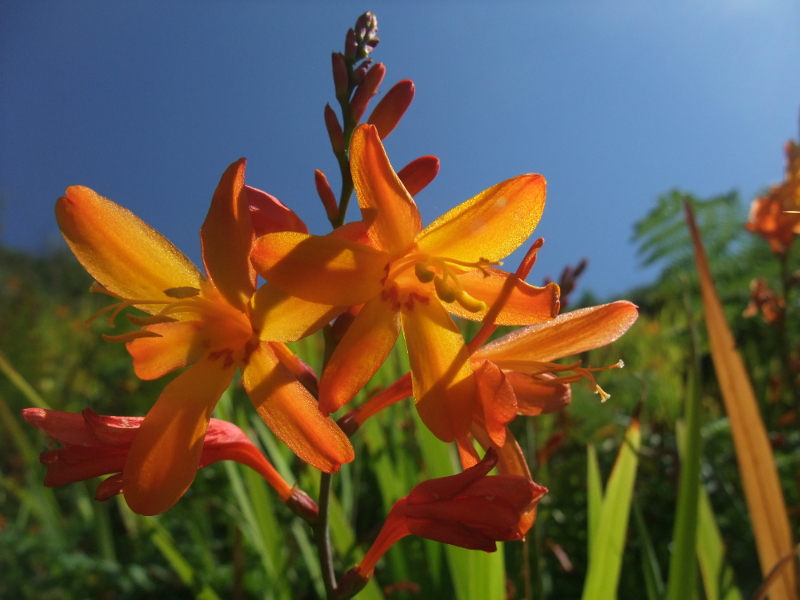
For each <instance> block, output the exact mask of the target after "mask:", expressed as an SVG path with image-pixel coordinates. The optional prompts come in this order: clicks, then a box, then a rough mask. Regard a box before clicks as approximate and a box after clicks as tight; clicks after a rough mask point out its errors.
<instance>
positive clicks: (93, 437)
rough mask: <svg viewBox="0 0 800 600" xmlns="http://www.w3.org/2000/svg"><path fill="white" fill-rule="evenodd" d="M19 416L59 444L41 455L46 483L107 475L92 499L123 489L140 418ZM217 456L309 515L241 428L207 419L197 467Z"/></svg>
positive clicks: (310, 506)
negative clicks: (252, 473)
mask: <svg viewBox="0 0 800 600" xmlns="http://www.w3.org/2000/svg"><path fill="white" fill-rule="evenodd" d="M22 418H23V419H25V420H26V421H27V422H28V423H30V424H31V425H33V426H34V427H36V428H38V429H41V430H42V431H43V432H45V433H46V434H47V435H48V436H50V437H51V438H53V439H54V440H56V441H57V442H59V443H60V444H61V447H59V448H55V449H52V450H45V451H44V452H42V453H41V455H40V456H39V460H40V461H41V463H42V464H43V465H45V466H46V467H47V473H46V475H45V478H44V484H45V486H47V487H57V486H60V485H66V484H68V483H75V482H77V481H85V480H87V479H93V478H95V477H102V476H104V475H111V477H108V478H107V479H105V480H104V481H103V482H102V483H101V484H100V485H99V486H98V488H97V493H96V494H95V499H97V500H107V499H108V498H111V497H112V496H115V495H117V494H120V493H122V486H123V479H122V469H123V468H124V467H125V460H126V458H127V456H128V451H129V450H130V447H131V444H132V443H133V440H134V439H135V438H136V433H137V431H138V430H139V427H140V426H141V424H142V421H143V417H108V416H104V415H99V414H97V413H96V412H94V411H93V410H92V409H90V408H87V409H85V410H84V411H83V412H82V413H80V414H77V413H70V412H62V411H59V410H44V409H41V408H26V409H24V410H23V411H22ZM221 460H235V461H236V462H239V463H242V464H243V465H247V466H248V467H250V468H251V469H253V470H254V471H256V472H257V473H258V474H259V475H261V476H262V477H263V478H264V479H265V480H266V481H267V483H269V484H270V485H271V486H272V487H273V488H275V491H276V492H278V495H279V496H280V498H281V500H282V501H283V502H286V503H289V504H291V505H292V506H293V507H297V508H299V509H301V510H304V511H305V512H306V513H307V514H309V516H313V514H314V512H315V504H314V502H313V501H312V500H311V499H310V498H309V497H308V496H307V495H306V494H305V493H304V492H302V491H300V490H298V489H296V488H293V487H292V486H290V485H289V484H288V483H287V482H286V480H285V479H283V477H281V476H280V474H278V472H277V471H276V470H275V468H274V467H273V466H272V464H270V462H269V461H268V460H267V459H266V458H265V457H264V455H263V454H262V453H261V452H260V451H259V450H258V448H256V447H255V446H254V445H253V443H252V442H251V441H250V439H249V438H248V437H247V435H245V433H244V432H243V431H242V430H241V429H239V428H238V427H237V426H236V425H234V424H233V423H228V422H227V421H220V420H219V419H211V420H210V421H209V425H208V431H207V432H206V435H205V437H204V438H203V450H202V452H201V453H200V461H199V463H198V465H197V468H198V469H202V468H204V467H207V466H209V465H212V464H214V463H215V462H219V461H221ZM176 500H177V498H176Z"/></svg>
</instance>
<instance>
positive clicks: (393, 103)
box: [367, 79, 414, 139]
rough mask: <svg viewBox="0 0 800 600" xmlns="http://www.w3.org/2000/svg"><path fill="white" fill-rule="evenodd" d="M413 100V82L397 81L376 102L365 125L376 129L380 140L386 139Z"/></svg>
mask: <svg viewBox="0 0 800 600" xmlns="http://www.w3.org/2000/svg"><path fill="white" fill-rule="evenodd" d="M413 99H414V82H413V81H411V80H410V79H403V80H402V81H398V82H397V83H395V84H394V85H393V86H392V89H390V90H389V91H388V92H386V95H385V96H384V97H383V98H381V100H380V102H378V105H377V106H376V107H375V109H374V110H373V111H372V114H371V115H370V116H369V120H368V121H367V123H370V124H371V125H375V127H377V128H378V135H379V136H380V137H381V139H384V138H386V137H387V136H388V135H389V134H390V133H391V132H392V130H393V129H394V128H395V127H397V124H398V123H399V122H400V119H402V118H403V115H404V114H405V112H406V110H407V109H408V106H409V105H410V104H411V101H412V100H413Z"/></svg>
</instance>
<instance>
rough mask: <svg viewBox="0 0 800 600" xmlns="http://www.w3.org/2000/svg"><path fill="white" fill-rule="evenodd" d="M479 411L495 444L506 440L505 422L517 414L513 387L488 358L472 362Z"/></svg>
mask: <svg viewBox="0 0 800 600" xmlns="http://www.w3.org/2000/svg"><path fill="white" fill-rule="evenodd" d="M472 366H473V369H474V371H475V381H476V383H477V385H478V399H479V401H480V409H481V410H480V412H481V413H482V414H481V417H482V420H483V422H484V425H485V427H486V431H487V432H488V433H489V436H490V437H491V438H492V441H493V442H494V443H495V445H497V446H502V445H503V444H504V443H505V441H506V423H509V422H510V421H512V420H513V419H514V417H515V416H517V399H516V396H515V395H514V389H513V388H512V387H511V384H510V383H509V381H508V380H507V378H506V376H505V374H504V373H503V372H502V371H501V370H500V369H499V368H498V367H497V365H495V364H493V363H491V362H489V361H488V360H484V361H481V362H480V363H477V364H473V365H472Z"/></svg>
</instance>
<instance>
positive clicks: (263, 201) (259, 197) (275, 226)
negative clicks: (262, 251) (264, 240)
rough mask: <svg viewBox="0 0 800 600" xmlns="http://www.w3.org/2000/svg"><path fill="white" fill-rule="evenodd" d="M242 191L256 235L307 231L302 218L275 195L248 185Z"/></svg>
mask: <svg viewBox="0 0 800 600" xmlns="http://www.w3.org/2000/svg"><path fill="white" fill-rule="evenodd" d="M244 191H245V193H246V194H247V204H248V205H249V206H250V219H251V220H252V221H253V230H254V231H255V233H256V236H257V237H258V236H262V235H264V234H267V233H276V232H278V231H296V232H298V233H308V227H306V224H305V223H303V220H302V219H301V218H300V217H298V216H297V214H295V212H294V211H293V210H292V209H290V208H289V207H288V206H286V205H285V204H283V203H282V202H281V201H280V200H278V199H277V198H276V197H275V196H272V195H270V194H268V193H267V192H263V191H261V190H257V189H256V188H254V187H250V186H249V185H246V186H244Z"/></svg>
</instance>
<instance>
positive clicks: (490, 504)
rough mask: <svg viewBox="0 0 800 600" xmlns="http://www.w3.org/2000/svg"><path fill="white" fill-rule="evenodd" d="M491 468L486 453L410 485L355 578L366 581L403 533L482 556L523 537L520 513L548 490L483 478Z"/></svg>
mask: <svg viewBox="0 0 800 600" xmlns="http://www.w3.org/2000/svg"><path fill="white" fill-rule="evenodd" d="M495 464H497V455H496V454H495V452H494V450H491V449H490V450H489V451H487V452H486V456H485V457H484V458H483V460H482V461H480V462H479V463H477V464H476V465H475V466H473V467H470V468H469V469H466V470H465V471H463V472H462V473H459V474H457V475H451V476H450V477H442V478H440V479H431V480H428V481H424V482H422V483H420V484H419V485H417V486H415V487H414V489H413V490H411V493H410V494H409V495H408V496H406V497H405V498H401V499H400V500H398V501H397V502H395V503H394V505H393V506H392V508H391V510H390V511H389V515H388V516H387V518H386V522H385V523H384V525H383V528H382V529H381V531H380V533H379V534H378V537H377V539H376V540H375V542H374V543H373V544H372V546H371V547H370V549H369V550H368V551H367V554H366V555H365V556H364V559H363V560H362V561H361V563H359V564H358V566H356V567H355V568H354V569H353V571H354V572H355V574H357V575H358V576H360V577H361V578H366V579H368V578H369V577H370V576H371V575H372V571H373V569H374V568H375V564H376V563H377V562H378V560H380V558H381V557H382V556H383V555H384V554H385V553H386V552H387V551H388V550H389V548H390V547H391V546H392V545H393V544H395V543H396V542H398V541H399V540H401V539H402V538H404V537H405V536H407V535H416V536H419V537H422V538H425V539H428V540H434V541H436V542H442V543H444V544H452V545H453V546H460V547H462V548H467V549H470V550H483V551H485V552H494V551H495V550H497V542H509V541H513V540H519V539H522V537H523V536H524V533H523V532H521V531H520V529H519V520H520V515H523V514H525V513H526V512H528V511H530V510H532V509H533V508H534V507H535V506H536V505H537V504H538V503H539V500H541V498H542V497H543V496H544V495H545V494H546V493H547V488H545V487H542V486H540V485H537V484H535V483H533V482H532V481H530V480H529V479H526V478H525V477H517V476H515V475H492V476H488V475H487V473H489V471H491V470H492V468H494V466H495ZM349 577H352V575H350V576H349ZM347 578H348V575H345V579H347Z"/></svg>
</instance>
